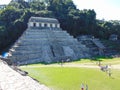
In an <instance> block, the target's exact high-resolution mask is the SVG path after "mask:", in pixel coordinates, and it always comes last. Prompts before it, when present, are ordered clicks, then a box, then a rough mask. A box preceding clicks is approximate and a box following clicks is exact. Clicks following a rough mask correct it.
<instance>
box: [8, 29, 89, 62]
mask: <svg viewBox="0 0 120 90" xmlns="http://www.w3.org/2000/svg"><path fill="white" fill-rule="evenodd" d="M10 53H11V54H12V56H10V57H8V58H10V59H12V60H13V62H15V63H17V62H21V64H24V63H25V64H26V63H37V62H47V63H50V62H57V61H59V60H61V59H64V58H65V59H66V58H67V57H69V58H70V59H71V60H75V59H80V58H87V57H90V53H89V49H88V48H87V47H86V46H84V45H82V44H81V43H80V42H78V41H77V39H75V38H73V36H70V35H69V34H68V33H67V32H66V31H63V30H62V29H60V28H47V29H35V28H34V29H31V28H28V29H27V30H26V31H25V32H24V34H23V35H22V36H21V37H20V39H19V40H18V41H17V42H16V43H15V45H14V46H13V47H12V48H11V50H10Z"/></svg>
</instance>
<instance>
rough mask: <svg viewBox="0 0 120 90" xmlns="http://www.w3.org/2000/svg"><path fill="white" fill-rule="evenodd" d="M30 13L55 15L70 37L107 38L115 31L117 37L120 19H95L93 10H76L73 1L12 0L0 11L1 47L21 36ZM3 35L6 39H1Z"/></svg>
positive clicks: (119, 29) (47, 15)
mask: <svg viewBox="0 0 120 90" xmlns="http://www.w3.org/2000/svg"><path fill="white" fill-rule="evenodd" d="M31 16H38V17H39V16H40V17H53V18H57V19H58V20H59V22H60V24H61V28H62V29H63V30H67V31H68V32H69V33H70V34H71V35H73V36H78V35H81V34H90V35H94V36H95V37H98V38H104V39H108V37H109V35H110V34H113V33H114V34H118V36H119V38H120V21H117V20H116V21H104V20H96V13H95V11H94V10H86V9H85V10H78V9H77V8H76V6H75V4H74V3H73V1H72V0H34V1H33V2H30V3H28V2H26V1H24V0H19V1H18V2H14V1H11V2H10V3H9V5H8V6H7V7H6V8H5V9H2V10H0V31H1V32H2V33H1V34H0V35H2V36H0V38H1V43H0V50H1V49H5V48H7V47H8V46H9V45H11V44H12V43H13V42H15V41H16V39H18V38H19V37H20V35H21V34H22V33H23V32H24V30H25V29H26V28H27V22H28V19H29V18H30V17H31ZM3 36H4V37H3ZM4 38H7V39H8V40H7V41H6V42H4V40H5V39H4ZM2 44H4V45H2Z"/></svg>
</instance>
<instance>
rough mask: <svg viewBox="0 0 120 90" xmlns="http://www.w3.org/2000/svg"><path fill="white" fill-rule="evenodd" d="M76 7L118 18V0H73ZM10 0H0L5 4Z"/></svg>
mask: <svg viewBox="0 0 120 90" xmlns="http://www.w3.org/2000/svg"><path fill="white" fill-rule="evenodd" d="M73 1H74V3H75V5H76V6H77V8H79V9H80V10H82V9H94V10H95V12H96V14H97V19H105V20H120V0H73ZM9 2H10V0H0V4H7V3H9Z"/></svg>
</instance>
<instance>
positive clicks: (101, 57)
mask: <svg viewBox="0 0 120 90" xmlns="http://www.w3.org/2000/svg"><path fill="white" fill-rule="evenodd" d="M112 58H113V57H105V56H96V57H92V58H81V59H77V60H70V61H66V60H63V61H62V60H58V61H56V62H51V63H46V62H38V63H32V64H28V65H34V64H35V65H37V64H41V65H50V64H63V63H68V62H76V61H82V60H83V59H84V60H88V59H89V60H91V61H103V59H112Z"/></svg>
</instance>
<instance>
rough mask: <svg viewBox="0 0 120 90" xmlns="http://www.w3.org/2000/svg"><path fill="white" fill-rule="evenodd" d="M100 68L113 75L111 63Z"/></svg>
mask: <svg viewBox="0 0 120 90" xmlns="http://www.w3.org/2000/svg"><path fill="white" fill-rule="evenodd" d="M100 69H101V70H102V71H104V72H106V73H108V75H109V76H111V74H112V73H111V65H105V66H100Z"/></svg>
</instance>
